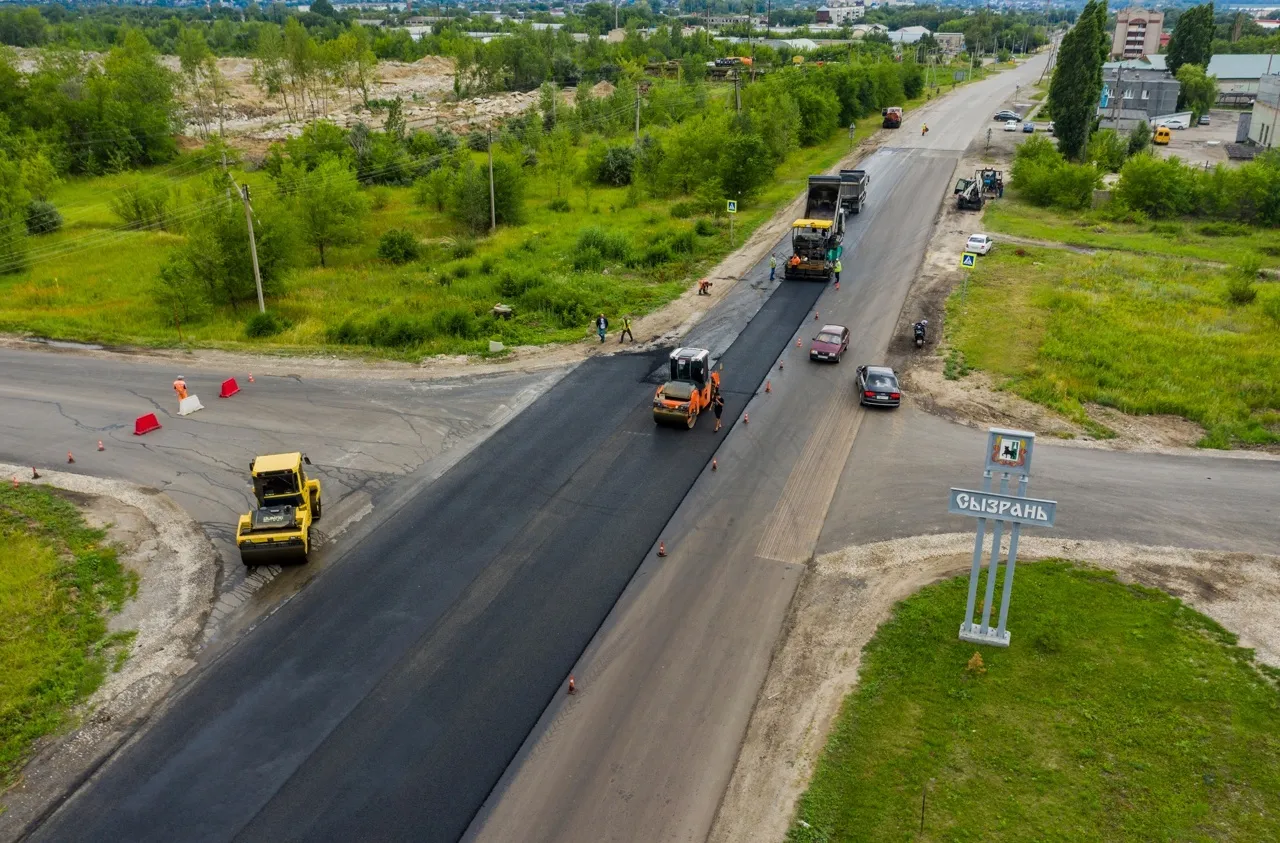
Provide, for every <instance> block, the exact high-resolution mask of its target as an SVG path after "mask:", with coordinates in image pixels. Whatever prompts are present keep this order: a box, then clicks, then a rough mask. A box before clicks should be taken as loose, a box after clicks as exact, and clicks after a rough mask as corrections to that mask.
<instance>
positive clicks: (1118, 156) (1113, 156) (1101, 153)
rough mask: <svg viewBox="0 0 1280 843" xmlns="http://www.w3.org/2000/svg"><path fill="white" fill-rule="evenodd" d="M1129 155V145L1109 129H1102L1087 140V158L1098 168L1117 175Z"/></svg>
mask: <svg viewBox="0 0 1280 843" xmlns="http://www.w3.org/2000/svg"><path fill="white" fill-rule="evenodd" d="M1128 155H1129V143H1128V141H1127V140H1125V139H1124V138H1121V137H1120V136H1119V135H1117V134H1116V133H1115V132H1114V131H1112V130H1111V129H1103V130H1102V131H1101V132H1097V133H1096V134H1094V136H1093V137H1091V138H1089V149H1088V158H1089V160H1090V161H1092V162H1093V163H1095V164H1097V165H1098V166H1099V167H1100V168H1102V169H1104V170H1106V171H1107V172H1110V173H1117V172H1119V171H1120V168H1121V167H1123V166H1124V159H1125V158H1127V157H1128Z"/></svg>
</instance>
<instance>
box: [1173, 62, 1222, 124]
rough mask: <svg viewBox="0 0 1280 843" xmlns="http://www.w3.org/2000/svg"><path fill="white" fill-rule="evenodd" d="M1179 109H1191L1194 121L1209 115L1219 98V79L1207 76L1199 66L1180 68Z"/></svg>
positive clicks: (1185, 65)
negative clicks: (1203, 115) (1201, 116)
mask: <svg viewBox="0 0 1280 843" xmlns="http://www.w3.org/2000/svg"><path fill="white" fill-rule="evenodd" d="M1178 84H1179V85H1180V86H1181V87H1180V88H1179V89H1178V108H1179V109H1187V108H1189V109H1191V114H1192V117H1191V119H1192V121H1193V122H1194V121H1196V120H1199V119H1200V115H1202V114H1208V113H1209V109H1210V108H1212V107H1213V103H1214V101H1216V100H1217V98H1218V77H1217V76H1206V75H1205V72H1204V68H1203V67H1202V66H1200V65H1198V64H1184V65H1182V66H1181V67H1179V68H1178Z"/></svg>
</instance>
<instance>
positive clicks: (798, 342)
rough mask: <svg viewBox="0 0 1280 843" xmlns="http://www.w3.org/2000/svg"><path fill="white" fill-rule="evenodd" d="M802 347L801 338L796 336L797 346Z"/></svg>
mask: <svg viewBox="0 0 1280 843" xmlns="http://www.w3.org/2000/svg"><path fill="white" fill-rule="evenodd" d="M799 347H800V338H799V337H796V348H799Z"/></svg>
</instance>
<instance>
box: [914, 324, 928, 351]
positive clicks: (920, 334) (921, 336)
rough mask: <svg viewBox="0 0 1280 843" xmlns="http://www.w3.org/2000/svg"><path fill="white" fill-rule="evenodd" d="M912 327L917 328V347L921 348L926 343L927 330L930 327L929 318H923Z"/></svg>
mask: <svg viewBox="0 0 1280 843" xmlns="http://www.w3.org/2000/svg"><path fill="white" fill-rule="evenodd" d="M912 327H913V328H914V329H915V334H916V348H920V347H921V346H923V345H924V340H925V330H926V329H927V328H928V327H929V320H928V319H921V320H920V321H919V322H917V323H916V324H915V325H913V326H912Z"/></svg>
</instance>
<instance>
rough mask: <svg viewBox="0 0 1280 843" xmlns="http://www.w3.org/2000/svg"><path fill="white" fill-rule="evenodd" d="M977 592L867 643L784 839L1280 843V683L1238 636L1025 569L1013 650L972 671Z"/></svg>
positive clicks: (1058, 575) (1113, 587)
mask: <svg viewBox="0 0 1280 843" xmlns="http://www.w3.org/2000/svg"><path fill="white" fill-rule="evenodd" d="M967 582H968V578H967V577H963V578H956V579H952V580H947V581H945V582H942V583H938V584H936V585H932V586H929V587H928V588H926V589H924V590H922V591H921V592H919V593H918V594H916V595H915V596H913V597H911V598H909V599H908V600H905V601H903V602H902V603H900V604H898V606H897V607H896V608H895V610H894V615H893V618H892V619H891V620H890V621H889V622H888V623H886V624H885V625H884V626H883V627H881V628H880V630H879V631H878V632H877V633H876V635H875V638H873V639H872V641H871V642H870V643H869V644H868V645H867V647H866V650H865V651H864V656H863V663H862V669H861V672H860V676H859V684H858V688H857V690H855V691H854V693H853V694H852V695H851V696H850V697H849V698H848V699H847V700H846V701H845V704H844V707H843V709H842V711H841V712H840V715H839V717H838V719H837V721H836V723H835V727H834V729H833V731H832V734H831V736H830V738H829V739H828V742H827V747H826V751H825V753H824V754H823V756H822V758H821V759H820V761H819V764H818V768H817V771H816V773H815V775H814V778H813V781H812V783H811V784H810V787H809V790H808V792H807V793H805V795H804V796H803V798H802V799H801V801H800V806H799V810H798V812H797V817H796V822H795V824H794V825H793V826H792V828H791V831H790V834H789V835H788V840H790V841H792V843H802V842H803V843H808V842H809V841H813V842H814V843H816V842H817V841H822V843H829V842H830V843H834V841H847V840H868V841H871V840H948V841H950V840H974V841H977V840H984V841H986V840H1132V841H1148V840H1239V841H1243V840H1257V841H1263V840H1275V839H1277V838H1280V738H1277V734H1280V696H1278V695H1277V691H1276V687H1275V684H1274V679H1275V676H1276V672H1275V671H1274V670H1271V669H1269V668H1264V667H1261V666H1259V665H1258V664H1257V663H1255V662H1254V660H1253V656H1252V652H1251V651H1249V650H1244V649H1241V648H1239V647H1237V646H1235V644H1236V638H1235V636H1234V635H1232V634H1231V633H1229V632H1227V631H1226V630H1224V629H1223V628H1222V627H1220V626H1219V625H1218V624H1216V623H1215V622H1213V621H1212V620H1210V619H1209V618H1207V617H1205V616H1203V615H1201V614H1199V613H1198V612H1195V611H1193V610H1191V609H1189V608H1188V607H1186V606H1185V605H1183V604H1182V603H1181V602H1180V601H1178V600H1175V599H1173V598H1171V597H1169V596H1168V595H1166V594H1164V593H1162V592H1157V591H1154V590H1151V589H1146V588H1142V587H1140V586H1128V585H1123V584H1121V583H1119V582H1118V581H1117V580H1116V579H1115V578H1114V575H1112V574H1110V573H1107V572H1101V571H1096V570H1090V569H1082V568H1077V567H1074V566H1072V565H1071V564H1069V563H1066V562H1062V561H1057V560H1055V561H1048V562H1041V563H1036V564H1032V565H1020V566H1019V567H1018V571H1017V581H1016V583H1015V591H1016V598H1017V599H1016V601H1015V602H1014V604H1013V605H1014V608H1013V609H1012V612H1011V615H1010V619H1009V628H1010V630H1011V631H1012V634H1013V644H1012V646H1011V647H1010V648H1009V649H1007V650H1001V649H995V648H990V647H984V648H981V651H980V653H978V654H977V658H975V647H974V645H972V644H965V643H961V642H959V641H958V640H957V639H956V629H957V627H958V625H959V623H960V621H961V619H962V616H963V612H964V605H965V594H966V590H967ZM979 593H981V592H979ZM1268 677H1270V678H1268Z"/></svg>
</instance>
